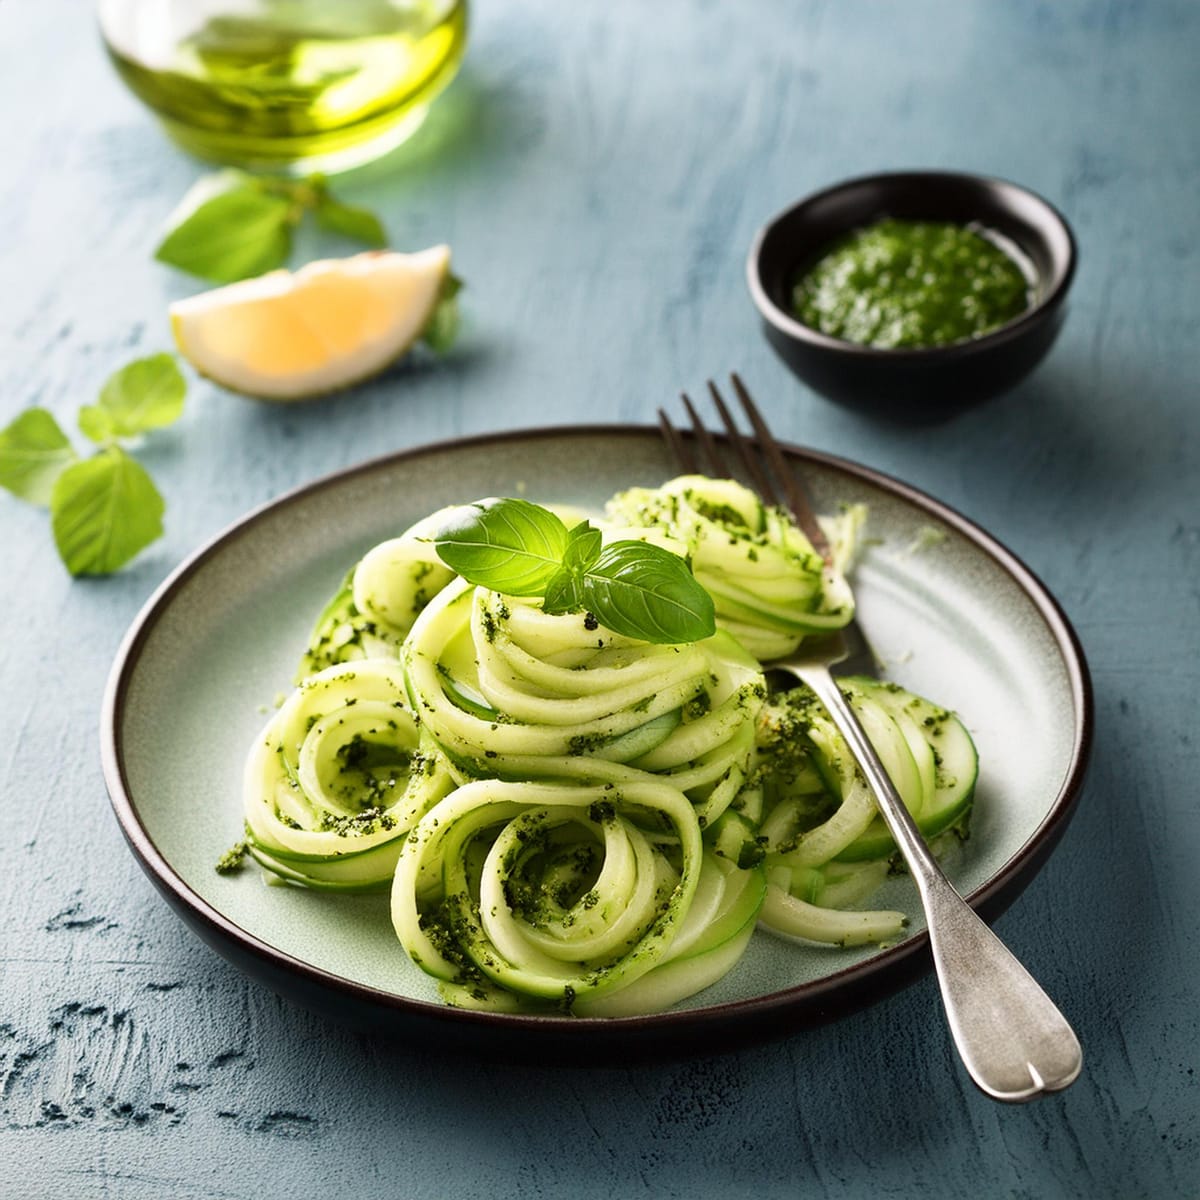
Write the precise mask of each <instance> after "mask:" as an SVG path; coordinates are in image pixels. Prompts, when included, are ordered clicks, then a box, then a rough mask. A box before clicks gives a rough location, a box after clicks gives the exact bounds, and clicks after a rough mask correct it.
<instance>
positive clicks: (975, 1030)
mask: <svg viewBox="0 0 1200 1200" xmlns="http://www.w3.org/2000/svg"><path fill="white" fill-rule="evenodd" d="M731 378H732V383H733V390H734V392H735V393H736V395H737V398H738V400H739V402H740V403H741V407H742V410H743V411H744V413H745V415H746V417H747V419H748V420H749V422H750V425H751V427H752V428H753V430H754V434H755V436H754V438H753V439H751V438H748V437H747V436H746V435H744V434H743V433H742V432H741V431H740V430H739V428H738V426H737V424H736V423H735V421H734V420H733V417H732V416H731V415H730V412H729V409H728V408H727V407H726V404H725V402H724V400H723V399H722V398H721V393H720V392H719V391H718V390H717V387H716V384H714V383H712V382H711V381H710V382H709V385H708V388H709V391H710V393H711V395H712V400H713V404H714V405H715V407H716V410H717V413H718V415H719V416H720V418H721V423H722V424H723V425H724V427H725V432H726V435H727V436H726V438H725V439H722V440H723V441H725V442H727V444H728V445H729V446H731V447H732V448H733V450H734V451H735V452H736V454H737V457H738V459H739V460H740V461H741V463H742V466H743V467H744V469H745V471H746V474H747V475H748V476H749V478H750V479H751V480H752V481H753V483H754V486H755V488H756V489H757V491H758V493H759V495H760V496H761V497H762V499H763V500H765V501H766V502H767V503H768V504H772V505H781V506H783V507H786V508H788V509H789V510H790V511H791V513H792V515H793V516H794V517H795V519H796V523H797V524H798V525H799V526H800V528H801V529H803V530H804V532H805V534H806V535H807V536H808V538H809V540H810V541H811V542H812V544H813V546H814V548H815V549H816V550H817V551H818V553H820V554H821V555H823V556H824V557H825V558H826V560H828V558H829V543H828V541H827V539H826V538H825V536H824V534H823V533H822V531H821V528H820V525H819V524H818V523H817V519H816V517H815V516H814V514H813V509H812V505H811V504H810V502H809V499H808V495H807V492H806V490H805V488H804V485H803V483H802V482H801V480H800V479H799V477H798V476H797V474H796V472H795V470H794V469H793V468H792V467H790V466H789V464H788V461H787V459H786V457H785V456H784V454H783V451H782V449H781V448H780V445H779V443H778V442H777V441H776V440H775V438H774V437H773V436H772V434H771V432H770V430H769V429H768V428H767V425H766V422H765V421H764V420H763V418H762V415H761V414H760V413H759V411H758V408H757V406H756V405H755V404H754V401H753V400H751V398H750V395H749V393H748V392H747V391H746V388H745V386H744V385H743V384H742V381H741V380H740V379H739V378H738V377H737V375H733V376H732V377H731ZM682 399H683V404H684V407H685V408H686V410H687V413H688V418H689V420H690V421H691V426H692V428H691V437H690V438H688V437H687V436H685V435H684V434H683V433H681V432H680V431H679V430H678V429H676V428H675V426H674V425H672V424H671V421H670V418H669V417H668V416H667V414H666V413H665V412H664V411H663V410H662V409H659V411H658V419H659V425H660V427H661V429H662V433H663V437H664V439H665V440H666V442H667V444H668V446H669V448H670V450H671V452H672V454H673V455H674V457H675V459H676V460H677V461H678V463H679V465H680V466H681V467H682V469H683V470H684V471H687V472H689V473H694V472H698V471H703V472H704V473H707V474H710V475H715V476H717V477H723V476H726V475H728V474H729V471H728V467H727V465H726V462H725V459H724V457H723V455H722V452H721V447H720V443H719V442H718V439H717V438H716V437H714V436H713V434H711V433H710V432H709V430H708V429H707V428H706V426H705V424H704V422H703V421H702V420H701V419H700V416H699V414H698V413H697V412H696V409H695V407H694V406H693V404H692V402H691V400H690V399H688V397H687V396H686V395H684V396H683V397H682ZM764 665H765V666H767V667H770V668H771V669H775V670H780V671H785V672H788V673H789V674H791V675H793V676H795V677H796V678H797V679H799V680H800V681H801V682H802V683H805V684H807V685H808V687H809V688H811V689H812V691H813V692H814V693H815V694H816V696H817V698H818V699H819V700H820V701H821V703H822V704H823V705H824V706H825V709H826V711H827V712H828V713H829V716H830V718H831V720H832V721H833V722H834V724H835V725H836V726H837V728H838V730H839V731H840V732H841V734H842V736H843V737H844V738H845V739H846V743H847V745H848V746H849V747H850V750H851V753H852V754H853V755H854V758H855V761H856V762H857V764H858V766H859V768H860V769H861V770H862V773H863V775H864V777H865V778H866V780H867V783H868V784H869V785H870V788H871V791H872V792H873V793H874V795H875V800H876V803H877V804H878V806H879V811H880V813H882V815H883V819H884V821H885V822H886V823H887V827H888V829H889V830H890V831H891V834H892V837H893V838H894V839H895V841H896V845H897V846H899V848H900V852H901V853H902V854H903V855H904V859H905V862H906V863H907V864H908V869H909V872H910V873H911V874H912V877H913V880H914V881H915V883H916V885H917V891H918V893H919V894H920V897H921V903H922V905H923V906H924V909H925V918H926V922H927V926H928V929H929V943H930V947H931V949H932V951H933V964H934V968H935V970H936V972H937V979H938V984H939V986H940V987H941V992H942V1002H943V1004H944V1005H945V1009H946V1020H947V1022H948V1024H949V1026H950V1033H951V1035H952V1037H953V1038H954V1043H955V1045H956V1046H957V1047H958V1052H959V1055H960V1056H961V1057H962V1060H963V1064H964V1065H965V1066H966V1068H967V1072H968V1073H969V1074H970V1076H971V1078H972V1079H973V1080H974V1081H975V1083H976V1084H978V1086H979V1087H980V1088H981V1089H982V1090H983V1091H984V1092H986V1093H987V1094H988V1095H989V1096H991V1097H993V1098H994V1099H996V1100H1005V1101H1009V1102H1019V1101H1025V1100H1032V1099H1033V1098H1034V1097H1035V1096H1039V1095H1041V1094H1043V1093H1045V1092H1056V1091H1059V1090H1060V1089H1062V1088H1065V1087H1067V1086H1068V1085H1069V1084H1071V1083H1072V1082H1074V1080H1075V1079H1076V1078H1077V1076H1078V1075H1079V1071H1080V1068H1081V1067H1082V1065H1083V1054H1082V1051H1081V1049H1080V1046H1079V1041H1078V1039H1077V1038H1076V1036H1075V1033H1074V1031H1073V1030H1072V1028H1071V1026H1070V1025H1069V1024H1068V1023H1067V1021H1066V1018H1064V1017H1063V1015H1062V1013H1060V1012H1059V1010H1058V1009H1057V1008H1056V1007H1055V1005H1054V1003H1053V1002H1052V1001H1051V999H1050V998H1049V996H1047V995H1046V993H1045V992H1044V991H1042V989H1041V987H1040V986H1039V985H1038V983H1037V982H1036V981H1035V980H1034V978H1033V977H1032V976H1031V975H1030V974H1029V972H1028V971H1026V970H1025V968H1024V967H1023V966H1022V965H1021V964H1020V963H1019V962H1018V961H1017V960H1016V958H1015V957H1014V956H1013V954H1012V953H1011V952H1010V951H1009V949H1008V948H1007V947H1006V946H1005V945H1004V943H1003V942H1001V941H1000V939H999V938H998V937H997V936H996V935H995V934H994V933H993V932H992V931H991V929H989V928H988V926H987V925H985V924H984V923H983V921H982V920H981V919H980V918H979V917H978V916H977V915H976V914H975V912H974V911H973V910H972V909H971V907H970V906H969V905H968V904H967V903H966V901H965V900H963V898H962V897H961V896H960V895H959V894H958V892H957V891H955V889H954V886H953V885H952V884H951V883H950V881H949V880H948V879H947V878H946V876H945V875H944V874H943V873H942V869H941V868H940V867H939V866H938V864H937V860H936V859H935V858H934V857H933V855H932V854H931V853H930V852H929V849H928V847H927V846H926V845H925V840H924V838H923V837H922V836H921V834H920V832H919V831H918V829H917V826H916V823H915V822H914V821H913V819H912V817H911V816H910V815H909V812H908V809H907V808H905V806H904V802H903V801H902V800H901V798H900V796H899V793H897V791H896V788H895V786H894V785H893V784H892V781H891V779H889V778H888V774H887V770H886V769H885V768H884V766H883V764H882V763H881V762H880V761H879V756H878V755H877V754H876V753H875V750H874V747H873V746H872V745H871V742H870V740H869V739H868V738H867V735H866V733H865V732H864V731H863V728H862V725H861V724H860V723H859V721H858V718H857V717H856V716H855V714H854V710H853V708H851V706H850V703H849V702H848V701H847V699H846V698H845V696H844V695H843V694H842V691H841V689H840V688H839V687H838V685H837V683H836V682H835V681H834V678H833V675H832V674H831V673H830V668H831V667H834V666H837V667H838V669H839V673H841V674H871V675H874V674H877V670H876V664H875V661H874V658H873V656H872V655H871V653H870V651H869V649H868V648H867V645H866V642H865V640H864V639H863V637H862V635H861V633H860V632H859V630H858V628H857V623H852V625H851V626H850V627H849V628H848V629H847V630H846V631H845V633H844V634H833V635H829V636H824V637H821V638H820V639H816V640H808V639H806V640H805V641H804V642H803V643H802V644H801V646H800V648H799V649H798V650H797V651H796V653H794V654H793V655H791V656H789V657H788V658H785V659H779V660H776V661H773V662H770V663H767V664H764Z"/></svg>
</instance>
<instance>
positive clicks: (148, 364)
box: [0, 354, 187, 575]
mask: <svg viewBox="0 0 1200 1200" xmlns="http://www.w3.org/2000/svg"><path fill="white" fill-rule="evenodd" d="M186 391H187V385H186V384H185V382H184V379H183V376H182V375H181V374H180V371H179V367H178V366H177V365H176V363H175V359H174V358H173V357H172V356H171V355H170V354H155V355H152V356H151V357H149V358H142V359H138V360H136V361H135V362H131V363H128V364H127V365H126V366H124V367H122V368H121V369H120V370H119V371H117V372H115V373H114V374H113V375H112V376H110V378H109V379H108V381H107V382H106V383H105V385H104V387H103V388H102V389H101V391H100V397H99V400H98V402H97V403H96V404H85V405H84V406H83V407H82V408H81V409H80V410H79V418H78V419H79V428H80V430H81V431H82V432H83V434H84V435H85V436H86V437H87V438H89V439H90V440H91V441H92V442H95V443H96V444H97V445H98V447H99V449H97V450H96V452H95V453H94V454H92V455H91V457H90V458H80V457H79V455H78V454H76V452H75V449H74V447H73V446H72V445H71V441H70V439H69V438H68V437H67V435H66V434H65V433H64V432H63V431H62V429H61V427H60V426H59V424H58V422H57V421H56V420H55V419H54V416H53V415H52V414H51V413H50V412H49V411H47V410H46V409H44V408H27V409H26V410H25V411H24V412H23V413H21V414H20V415H19V416H18V417H17V418H16V419H15V420H14V421H12V422H11V423H10V424H9V425H8V427H7V428H6V429H3V430H0V486H2V487H5V488H7V489H8V490H9V491H10V492H12V493H13V495H15V496H18V497H20V498H21V499H22V500H27V501H29V503H31V504H37V505H41V506H43V507H48V508H49V509H50V524H51V528H52V529H53V531H54V541H55V545H56V546H57V547H58V553H59V557H61V558H62V560H63V562H64V563H65V564H66V567H67V570H68V571H70V572H71V574H72V575H107V574H109V573H110V572H112V571H115V570H116V569H117V568H118V567H122V566H124V565H125V564H126V563H127V562H128V561H129V560H130V559H131V558H133V557H134V555H136V554H137V553H139V552H140V551H141V550H144V549H145V548H146V547H147V546H148V545H149V544H150V543H151V542H153V541H154V540H155V539H156V538H158V537H160V536H161V535H162V531H163V525H162V516H163V510H164V508H165V505H164V503H163V498H162V496H161V495H160V494H159V491H158V488H156V487H155V486H154V481H153V480H152V479H151V478H150V476H149V474H148V473H147V472H146V469H145V468H144V467H143V466H142V465H141V464H140V463H139V462H138V461H137V460H136V459H135V458H134V457H133V456H132V455H131V454H130V453H129V452H128V450H126V449H125V447H124V446H122V445H121V440H122V439H127V438H136V437H139V436H140V435H142V434H143V433H147V432H149V431H150V430H153V429H162V428H163V427H164V426H167V425H170V424H171V423H172V422H174V421H176V420H178V419H179V416H180V414H181V413H182V412H183V400H184V394H185V393H186Z"/></svg>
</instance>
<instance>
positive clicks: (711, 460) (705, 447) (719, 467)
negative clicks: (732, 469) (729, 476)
mask: <svg viewBox="0 0 1200 1200" xmlns="http://www.w3.org/2000/svg"><path fill="white" fill-rule="evenodd" d="M679 398H680V399H681V400H682V401H683V407H684V408H686V409H687V414H688V417H689V418H690V419H691V422H692V433H693V434H694V435H695V438H696V442H697V444H698V445H699V446H700V449H701V450H702V451H703V453H704V457H706V458H707V459H708V470H709V473H710V474H712V475H715V476H717V477H720V476H722V475H725V474H726V473H727V472H726V470H725V462H724V460H723V459H722V458H721V453H720V451H719V450H718V449H717V443H716V442H715V441H714V440H713V435H712V434H711V433H709V432H708V426H707V425H705V424H704V422H703V421H702V420H701V419H700V414H699V413H698V412H697V411H696V409H695V408H694V407H693V405H692V401H691V398H690V397H689V396H688V394H687V392H681V393H680V395H679Z"/></svg>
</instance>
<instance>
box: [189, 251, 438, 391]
mask: <svg viewBox="0 0 1200 1200" xmlns="http://www.w3.org/2000/svg"><path fill="white" fill-rule="evenodd" d="M451 278H452V277H451V275H450V248H449V247H448V246H434V247H432V248H431V249H429V250H422V251H421V252H420V253H417V254H399V253H396V252H394V251H387V250H372V251H368V252H367V253H365V254H356V255H354V256H353V257H351V258H336V259H325V260H323V261H321V262H314V263H309V264H308V266H306V267H301V268H300V270H298V271H295V272H292V271H271V272H269V273H268V274H266V275H260V276H259V277H258V278H257V279H247V280H243V281H242V282H241V283H231V284H229V285H228V286H226V287H219V288H214V289H212V290H211V291H208V292H202V293H200V295H198V296H191V297H189V298H188V299H187V300H180V301H177V302H176V303H174V304H172V305H171V307H170V316H171V331H172V333H173V334H174V335H175V342H176V344H177V345H178V347H179V352H180V353H181V354H182V355H183V356H184V358H186V359H187V360H188V362H190V363H191V364H192V366H193V367H195V368H196V370H197V371H199V372H200V374H201V375H206V376H207V377H208V378H209V379H212V380H215V381H216V382H217V383H219V384H221V385H222V386H223V387H226V388H229V389H230V391H234V392H242V393H243V394H245V395H247V396H255V397H258V398H260V399H263V400H301V399H306V398H308V397H312V396H321V395H324V394H325V393H327V392H332V391H337V390H339V389H341V388H345V387H349V386H350V385H351V384H354V383H358V382H359V381H360V380H363V379H367V378H369V377H370V376H372V375H377V374H378V373H379V372H380V371H383V370H384V369H386V368H387V367H388V366H390V365H391V364H392V363H393V362H395V361H396V359H398V358H400V356H401V355H403V354H404V353H405V352H406V351H407V350H408V349H409V348H410V347H411V346H412V344H413V343H414V342H415V341H416V340H417V339H418V338H419V337H420V336H421V334H422V332H423V331H424V330H425V328H426V326H427V325H428V324H429V322H430V320H431V318H432V317H433V314H434V310H435V309H436V308H437V305H438V301H439V300H440V299H441V297H442V294H443V289H444V287H445V286H446V284H447V281H448V280H449V279H451Z"/></svg>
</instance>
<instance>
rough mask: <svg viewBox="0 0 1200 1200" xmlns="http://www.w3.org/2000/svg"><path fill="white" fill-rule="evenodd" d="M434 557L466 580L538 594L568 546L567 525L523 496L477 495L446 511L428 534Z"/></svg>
mask: <svg viewBox="0 0 1200 1200" xmlns="http://www.w3.org/2000/svg"><path fill="white" fill-rule="evenodd" d="M433 543H434V546H435V548H436V549H437V552H438V557H439V558H441V560H442V561H443V562H444V563H445V564H446V566H448V567H449V568H450V569H451V570H453V571H457V572H458V574H459V575H461V576H462V577H463V578H464V579H465V580H467V582H468V583H473V584H475V585H477V586H478V587H486V588H491V589H492V590H493V591H497V592H505V593H507V594H508V595H510V596H541V595H543V594H544V592H545V589H546V586H547V585H548V584H549V582H550V580H551V579H552V578H553V576H554V575H555V574H556V572H557V571H558V569H559V566H560V565H561V563H562V558H563V553H564V552H565V550H566V548H567V527H566V526H565V525H564V524H563V523H562V521H560V520H559V519H558V517H556V516H555V515H554V514H553V513H552V512H549V511H547V510H546V509H544V508H541V507H539V506H538V505H536V504H530V503H529V501H528V500H512V499H508V500H497V499H488V500H479V501H476V502H475V503H474V504H465V505H463V506H462V507H461V508H458V509H456V510H455V511H454V512H453V513H451V514H450V515H449V516H448V518H447V519H446V521H445V522H444V523H443V524H442V525H441V526H440V527H439V529H438V531H437V532H436V533H435V534H434V536H433Z"/></svg>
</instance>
